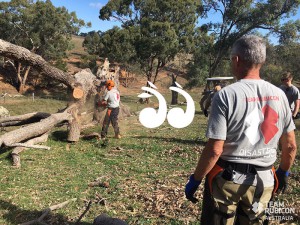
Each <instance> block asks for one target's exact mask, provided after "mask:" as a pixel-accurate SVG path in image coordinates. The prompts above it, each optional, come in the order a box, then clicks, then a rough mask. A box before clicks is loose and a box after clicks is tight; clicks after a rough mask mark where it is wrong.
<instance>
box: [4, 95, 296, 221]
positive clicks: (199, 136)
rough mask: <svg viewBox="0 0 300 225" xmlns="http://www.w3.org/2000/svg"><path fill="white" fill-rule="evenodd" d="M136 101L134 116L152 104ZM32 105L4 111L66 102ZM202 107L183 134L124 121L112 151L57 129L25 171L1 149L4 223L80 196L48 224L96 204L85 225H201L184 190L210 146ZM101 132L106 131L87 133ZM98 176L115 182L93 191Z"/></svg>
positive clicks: (129, 101) (24, 161)
mask: <svg viewBox="0 0 300 225" xmlns="http://www.w3.org/2000/svg"><path fill="white" fill-rule="evenodd" d="M168 97H169V95H168V94H167V96H166V98H168ZM193 97H194V99H197V98H196V96H193ZM136 100H137V98H136V96H123V97H122V101H123V103H124V104H126V105H128V106H130V108H131V109H132V111H140V110H141V109H142V108H144V107H145V105H137V103H135V101H136ZM25 103H27V102H26V100H25V101H24V104H22V102H19V103H18V104H15V103H11V104H9V103H7V104H6V105H4V106H5V107H6V108H8V109H9V110H10V111H11V112H12V114H22V113H26V112H30V111H49V112H55V111H57V108H62V107H63V106H64V105H65V104H66V103H65V102H63V101H56V100H50V99H48V100H47V99H40V100H37V101H35V102H33V103H32V104H25ZM28 103H29V102H28ZM196 106H197V107H196V115H195V118H194V121H193V123H192V124H191V125H190V126H188V127H186V128H183V129H175V128H172V127H171V126H170V125H169V124H168V123H167V122H165V123H164V124H163V125H162V126H160V127H159V128H157V129H146V128H144V127H143V126H142V125H141V124H140V123H139V121H138V117H137V116H132V117H129V118H126V119H124V120H122V121H120V128H121V132H122V136H123V138H122V139H119V140H117V139H113V138H111V137H113V131H112V128H111V127H110V129H109V137H110V138H109V143H108V145H107V146H106V147H104V146H102V145H101V141H97V140H80V141H79V142H78V143H75V144H69V143H67V142H66V136H67V131H66V128H60V129H56V130H54V131H53V132H52V134H51V136H50V138H49V140H48V142H47V143H46V145H48V146H50V147H51V150H50V151H47V150H40V149H28V150H26V151H24V152H22V153H21V165H22V166H21V168H19V169H16V168H13V167H12V166H11V158H10V150H8V149H0V167H1V175H0V190H1V192H0V224H3V225H4V224H5V225H16V224H19V223H24V222H27V221H29V220H32V219H35V218H38V217H39V216H40V215H41V211H42V210H43V209H45V208H47V207H49V206H51V205H56V204H58V203H61V202H64V201H66V200H69V199H72V198H77V200H76V201H75V202H72V203H70V204H68V205H66V206H65V207H64V208H62V209H58V210H55V211H54V212H53V214H52V215H51V216H48V217H46V218H45V222H47V223H48V224H72V225H74V224H75V221H76V220H77V219H78V217H79V216H80V215H81V213H82V212H83V211H84V210H85V208H86V205H87V203H88V201H93V204H92V206H91V208H90V210H89V211H88V213H87V214H86V215H85V217H84V218H83V219H82V220H81V222H82V223H81V224H82V225H88V224H92V221H93V219H94V218H95V217H96V216H97V215H99V214H101V213H107V214H109V215H111V216H113V217H118V218H122V219H124V220H126V221H127V222H128V223H129V224H174V225H179V224H195V225H196V224H199V222H197V218H198V215H199V214H200V209H199V206H197V205H193V204H192V203H190V202H188V201H186V199H185V197H184V192H183V190H184V185H185V183H186V181H187V179H188V176H189V175H190V173H191V172H192V171H193V169H194V168H195V165H196V162H197V158H198V156H199V152H201V150H202V149H203V147H204V144H205V141H206V139H205V135H204V134H205V130H206V122H207V119H206V118H205V117H204V116H203V115H202V114H201V113H200V112H199V106H198V104H196ZM100 129H101V127H99V126H98V127H94V128H91V129H89V130H88V131H84V133H87V132H93V131H95V132H99V131H100ZM297 139H298V140H300V138H299V134H297ZM119 148H121V149H119ZM299 169H300V166H299V157H298V158H297V165H296V166H295V167H294V170H295V171H298V173H295V174H293V176H292V177H291V187H292V188H291V189H290V194H288V195H286V198H287V199H290V201H292V202H294V203H295V204H296V200H299V196H300V190H299ZM95 179H99V180H101V181H103V182H104V181H105V182H108V183H109V187H108V188H105V187H101V186H97V187H89V183H90V182H93V181H94V180H95ZM202 190H203V185H201V187H200V191H198V192H197V195H198V197H199V198H201V194H202Z"/></svg>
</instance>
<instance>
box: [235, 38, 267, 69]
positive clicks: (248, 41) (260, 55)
mask: <svg viewBox="0 0 300 225" xmlns="http://www.w3.org/2000/svg"><path fill="white" fill-rule="evenodd" d="M234 55H238V56H239V57H240V58H241V60H243V61H246V62H247V63H249V64H252V65H256V64H263V63H264V62H265V61H266V43H265V41H264V39H263V38H261V37H258V36H255V35H245V36H243V37H241V38H239V39H238V40H236V41H235V42H234V44H233V46H232V50H231V56H234Z"/></svg>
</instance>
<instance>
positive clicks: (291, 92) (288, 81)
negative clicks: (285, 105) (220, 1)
mask: <svg viewBox="0 0 300 225" xmlns="http://www.w3.org/2000/svg"><path fill="white" fill-rule="evenodd" d="M292 81H293V75H292V74H291V73H290V72H286V73H284V74H282V77H281V82H282V85H280V86H279V88H280V89H281V90H283V92H284V93H285V95H286V97H287V99H288V101H289V105H290V108H291V111H292V115H293V119H297V118H298V111H299V106H300V93H299V90H298V88H297V87H295V86H294V85H293V84H292Z"/></svg>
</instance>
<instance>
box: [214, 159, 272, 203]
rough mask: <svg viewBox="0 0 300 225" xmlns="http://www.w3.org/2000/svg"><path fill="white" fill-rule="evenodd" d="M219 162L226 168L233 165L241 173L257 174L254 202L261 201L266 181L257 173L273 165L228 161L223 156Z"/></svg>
mask: <svg viewBox="0 0 300 225" xmlns="http://www.w3.org/2000/svg"><path fill="white" fill-rule="evenodd" d="M217 164H218V165H219V166H221V167H222V168H224V169H226V168H227V167H232V169H233V170H235V171H238V172H240V173H244V174H247V173H252V174H257V176H256V178H257V183H256V188H255V192H254V198H253V203H255V201H256V200H258V201H259V199H260V198H261V196H262V194H263V192H264V183H263V180H262V179H261V177H260V176H259V173H257V171H265V170H270V169H272V165H271V166H267V167H261V166H256V165H251V164H243V163H234V162H228V161H226V160H224V159H221V158H219V159H218V161H217Z"/></svg>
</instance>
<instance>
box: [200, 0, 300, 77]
mask: <svg viewBox="0 0 300 225" xmlns="http://www.w3.org/2000/svg"><path fill="white" fill-rule="evenodd" d="M299 4H300V1H299V0H260V1H255V0H239V1H236V0H217V1H216V0H203V9H204V14H203V16H204V17H206V18H208V16H212V15H213V17H214V19H211V21H210V22H208V23H207V24H206V26H207V29H208V30H209V32H210V33H211V34H212V35H213V36H214V37H215V44H214V47H213V48H212V49H211V50H212V51H213V58H212V63H211V68H210V74H209V75H210V76H212V75H214V74H215V71H216V69H217V68H218V66H219V65H220V64H221V62H222V59H223V58H224V57H227V56H228V50H229V48H230V46H231V45H232V44H233V42H234V41H235V40H237V39H238V38H240V37H241V36H243V35H245V34H249V33H252V32H256V31H257V30H258V29H264V30H267V31H270V32H277V31H278V30H279V28H280V27H281V26H282V25H281V24H280V21H281V20H282V19H286V18H289V17H290V15H292V14H294V13H296V10H297V9H298V7H299ZM208 19H209V18H208ZM290 23H293V22H290Z"/></svg>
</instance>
